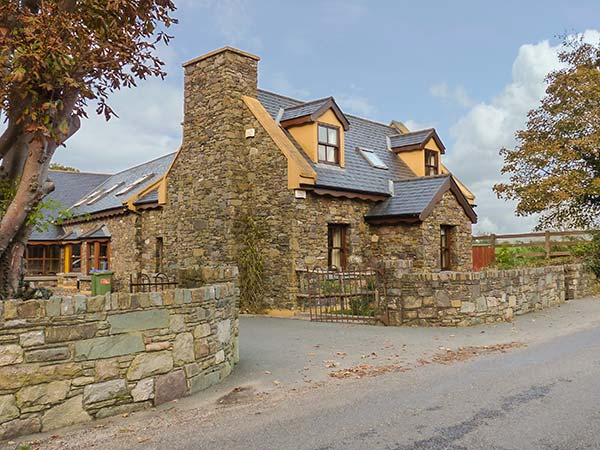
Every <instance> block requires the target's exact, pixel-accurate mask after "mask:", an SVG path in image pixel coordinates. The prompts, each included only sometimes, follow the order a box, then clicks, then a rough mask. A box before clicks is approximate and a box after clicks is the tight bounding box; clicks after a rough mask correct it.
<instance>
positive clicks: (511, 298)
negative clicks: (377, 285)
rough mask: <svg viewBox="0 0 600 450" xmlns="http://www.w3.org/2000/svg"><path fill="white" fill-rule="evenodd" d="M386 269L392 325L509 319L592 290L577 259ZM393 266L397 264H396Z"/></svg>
mask: <svg viewBox="0 0 600 450" xmlns="http://www.w3.org/2000/svg"><path fill="white" fill-rule="evenodd" d="M398 263H401V262H397V263H390V264H388V265H389V266H390V267H388V268H387V269H386V280H385V282H386V300H387V302H388V307H389V311H390V312H389V314H390V324H391V325H424V326H429V325H437V326H469V325H477V324H482V323H493V322H501V321H510V320H512V318H513V317H514V316H515V315H521V314H525V313H528V312H531V311H536V310H540V309H544V308H548V307H550V306H555V305H558V304H561V303H564V302H565V300H570V299H576V298H581V297H585V296H589V295H592V294H593V293H595V292H597V288H598V284H597V281H596V278H595V277H594V276H593V275H592V274H590V273H589V272H587V271H586V270H585V268H584V267H583V266H582V265H581V264H571V265H565V266H548V267H539V268H528V269H513V270H489V271H484V272H439V273H415V272H411V271H410V268H407V267H404V266H402V267H400V266H399V265H398ZM396 266H398V267H396Z"/></svg>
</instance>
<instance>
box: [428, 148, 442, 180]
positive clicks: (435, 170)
mask: <svg viewBox="0 0 600 450" xmlns="http://www.w3.org/2000/svg"><path fill="white" fill-rule="evenodd" d="M438 174H439V162H438V153H437V152H435V151H433V150H425V175H426V176H428V177H429V176H433V175H438Z"/></svg>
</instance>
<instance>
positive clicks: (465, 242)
mask: <svg viewBox="0 0 600 450" xmlns="http://www.w3.org/2000/svg"><path fill="white" fill-rule="evenodd" d="M442 225H450V226H452V229H451V231H450V236H449V239H450V267H451V269H452V270H453V271H456V272H464V271H470V270H473V255H472V248H471V247H472V240H473V238H472V232H471V221H470V219H469V218H468V217H467V215H466V214H465V212H464V210H463V209H462V207H461V206H460V204H459V203H458V201H457V200H456V197H454V194H453V193H452V192H450V191H448V192H446V193H445V194H444V195H443V197H442V199H441V200H440V201H439V203H438V204H437V205H436V207H435V208H434V210H433V212H432V213H431V215H430V216H429V217H428V218H427V219H425V221H424V222H423V223H422V224H421V229H422V230H423V242H422V243H421V248H423V253H424V255H423V258H422V259H421V260H419V259H417V260H416V261H415V263H416V264H415V267H418V266H420V267H419V268H420V269H421V270H424V271H427V272H436V271H439V270H440V264H441V263H440V226H442Z"/></svg>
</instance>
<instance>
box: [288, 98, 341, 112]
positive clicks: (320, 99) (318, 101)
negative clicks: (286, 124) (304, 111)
mask: <svg viewBox="0 0 600 450" xmlns="http://www.w3.org/2000/svg"><path fill="white" fill-rule="evenodd" d="M328 100H334V98H333V97H332V96H331V95H330V96H329V97H323V98H318V99H316V100H311V101H309V102H304V103H300V104H299V105H294V106H288V107H287V108H283V109H294V108H302V107H304V106H306V105H313V104H315V103H322V102H326V101H328ZM334 101H335V100H334Z"/></svg>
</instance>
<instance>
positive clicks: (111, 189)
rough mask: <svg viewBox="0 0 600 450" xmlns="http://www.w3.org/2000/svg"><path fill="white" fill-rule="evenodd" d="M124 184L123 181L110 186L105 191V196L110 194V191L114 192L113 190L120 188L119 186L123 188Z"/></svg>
mask: <svg viewBox="0 0 600 450" xmlns="http://www.w3.org/2000/svg"><path fill="white" fill-rule="evenodd" d="M124 184H125V182H124V181H119V182H118V183H117V184H115V185H114V186H111V187H110V188H108V189H107V190H106V193H107V194H110V193H111V192H112V191H114V190H115V189H118V188H120V187H121V186H123V185H124Z"/></svg>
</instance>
